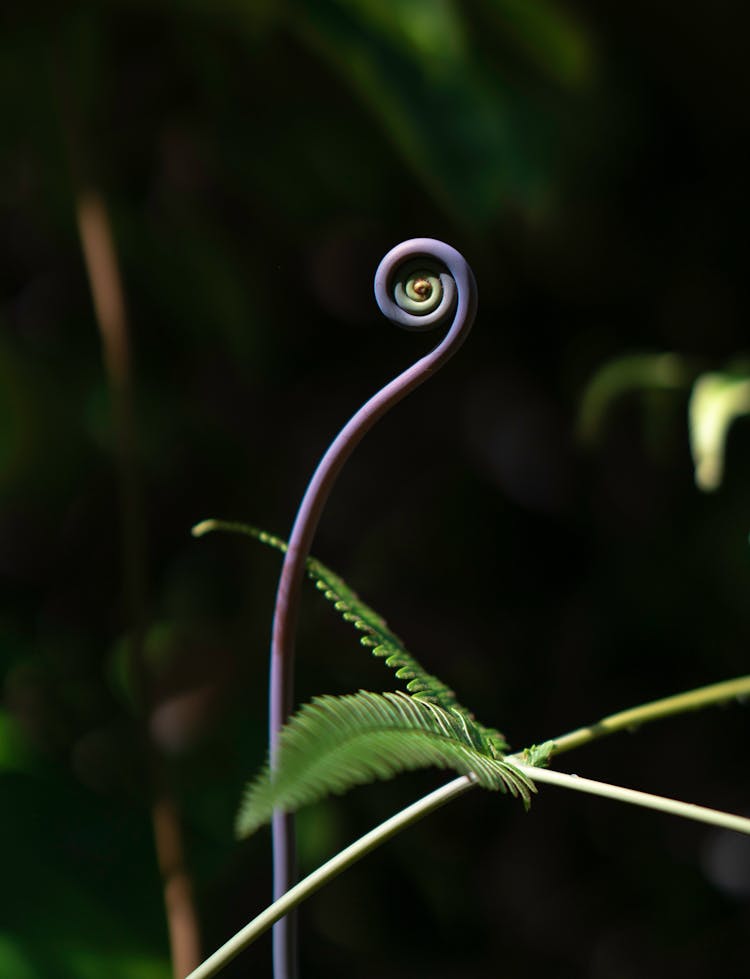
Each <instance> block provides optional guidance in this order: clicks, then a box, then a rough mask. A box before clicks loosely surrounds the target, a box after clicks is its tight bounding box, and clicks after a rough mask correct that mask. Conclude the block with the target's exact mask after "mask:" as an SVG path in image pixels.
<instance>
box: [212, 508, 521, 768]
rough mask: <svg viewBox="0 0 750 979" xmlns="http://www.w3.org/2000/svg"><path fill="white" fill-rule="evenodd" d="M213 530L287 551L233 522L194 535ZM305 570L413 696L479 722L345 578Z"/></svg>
mask: <svg viewBox="0 0 750 979" xmlns="http://www.w3.org/2000/svg"><path fill="white" fill-rule="evenodd" d="M212 530H223V531H229V532H232V533H238V534H245V535H246V536H248V537H252V538H253V539H254V540H258V541H260V542H261V543H262V544H266V545H267V546H268V547H273V548H275V550H277V551H281V553H282V554H283V553H285V552H286V549H287V544H286V541H283V540H281V538H279V537H274V536H273V534H267V533H266V532H265V531H264V530H259V529H258V528H257V527H251V526H248V525H247V524H243V523H237V522H234V521H227V520H204V521H203V522H202V523H199V524H196V526H195V527H193V534H194V535H195V536H196V537H201V536H203V534H206V533H209V532H210V531H212ZM306 567H307V574H308V576H309V577H310V578H311V579H312V580H313V581H314V582H315V587H316V588H317V589H318V590H319V591H320V592H322V593H323V595H324V597H325V598H327V599H328V601H329V602H331V603H333V607H334V608H335V609H336V611H337V612H339V614H340V615H341V616H342V618H343V619H344V620H345V621H346V622H349V623H351V625H352V626H353V627H354V628H355V629H356V630H357V631H358V632H359V633H361V635H360V642H361V643H362V645H363V646H365V647H367V648H368V649H369V650H370V652H371V653H372V654H373V656H377V657H378V658H379V659H382V660H383V661H384V662H385V664H386V666H389V667H390V668H391V669H392V670H394V671H395V673H396V676H397V678H398V679H399V680H405V681H407V682H406V689H407V690H408V691H409V693H410V694H412V695H413V696H414V697H415V698H417V699H418V700H423V701H428V702H430V703H433V704H438V705H439V706H440V707H443V708H445V709H446V710H452V711H458V712H459V713H460V714H461V715H462V716H463V717H465V718H466V719H467V721H469V722H471V723H474V724H476V723H477V722H476V721H475V719H474V715H473V714H472V712H471V711H470V710H468V709H467V708H466V707H464V706H463V705H462V704H460V703H459V701H458V699H457V698H456V695H455V693H454V692H453V691H452V690H451V688H450V687H449V686H447V685H446V684H445V683H443V681H442V680H440V679H439V678H438V677H436V676H434V675H433V674H432V673H428V672H427V671H426V670H425V669H424V667H423V666H422V665H421V664H420V663H419V662H418V661H417V660H416V659H415V658H414V656H412V654H411V653H410V652H409V651H408V650H407V649H406V647H405V646H404V644H403V642H402V641H401V639H399V637H398V636H397V635H395V634H394V633H393V632H391V630H390V629H389V628H388V625H387V624H386V621H385V619H384V618H383V617H382V616H380V615H378V614H377V612H374V611H373V610H372V609H371V608H370V607H369V606H368V605H365V603H364V602H363V601H362V599H361V598H360V597H359V595H357V594H356V592H354V591H353V590H352V589H351V588H350V587H349V586H348V585H347V583H346V582H345V581H344V580H343V579H342V578H340V577H339V576H338V575H337V574H336V573H335V572H333V571H331V569H330V568H327V567H326V566H325V565H324V564H323V563H322V562H321V561H318V560H317V558H314V557H309V558H308V559H307V565H306ZM483 730H484V732H485V735H486V737H487V738H488V740H489V743H490V744H491V745H492V749H493V750H494V751H495V753H496V755H497V757H501V756H502V753H503V752H504V751H506V750H507V748H508V745H507V742H506V741H505V738H504V737H503V735H502V734H501V733H500V732H499V731H496V730H495V729H494V728H483Z"/></svg>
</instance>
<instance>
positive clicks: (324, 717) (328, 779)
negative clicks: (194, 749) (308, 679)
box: [237, 690, 536, 836]
mask: <svg viewBox="0 0 750 979" xmlns="http://www.w3.org/2000/svg"><path fill="white" fill-rule="evenodd" d="M432 766H437V767H438V768H444V769H452V770H453V771H455V772H458V773H459V774H462V775H468V774H473V775H474V777H475V778H476V779H477V781H478V782H479V784H480V785H482V786H483V787H484V788H486V789H494V790H500V791H503V792H509V793H510V794H511V795H513V796H517V797H520V798H521V799H522V800H523V802H524V805H526V806H527V807H528V804H529V802H530V799H531V793H532V792H535V791H536V789H535V787H534V784H533V782H531V781H530V780H529V779H528V777H527V776H526V775H524V774H523V773H522V772H520V771H519V770H518V769H517V768H515V767H514V766H513V765H511V764H510V763H509V762H506V761H503V760H502V758H498V757H496V755H495V754H494V750H493V747H492V745H491V742H489V741H488V737H487V732H486V730H485V729H484V728H482V726H481V725H479V724H476V723H475V722H473V721H470V720H469V719H468V718H467V717H466V716H465V715H464V714H462V713H461V712H460V711H457V710H451V709H448V710H446V709H445V708H443V707H441V706H439V705H438V704H435V703H432V702H431V701H425V700H419V699H417V698H415V697H410V696H409V695H408V694H405V693H403V692H402V691H399V692H397V693H384V694H376V693H369V692H367V691H364V690H361V691H360V692H359V693H356V694H349V695H347V696H344V697H330V696H324V697H316V698H314V699H313V701H312V703H310V704H306V705H305V706H304V707H302V708H301V710H300V711H299V712H298V713H297V714H295V715H294V716H293V717H292V718H291V720H290V721H289V722H288V723H287V725H286V726H285V727H284V729H283V731H282V733H281V740H280V746H279V755H278V765H277V769H276V771H275V772H274V773H273V774H272V773H271V770H270V767H269V765H268V764H267V765H266V767H265V768H264V769H263V771H262V772H261V774H260V775H259V776H258V778H257V779H256V780H255V781H254V782H252V783H251V784H250V785H249V786H248V788H247V790H246V793H245V797H244V799H243V802H242V805H241V807H240V812H239V815H238V818H237V833H238V835H239V836H248V835H250V834H251V833H253V832H255V830H256V829H258V828H259V827H260V826H262V825H263V823H265V822H268V820H269V819H270V818H271V814H272V812H273V810H274V809H277V808H278V809H284V810H286V811H288V812H294V811H296V810H297V809H299V808H300V807H302V806H305V805H309V804H310V803H313V802H316V801H318V800H319V799H322V798H323V797H324V796H326V795H329V794H330V793H337V794H340V793H343V792H346V791H348V790H349V789H350V788H352V787H353V786H355V785H363V784H365V783H367V782H372V781H374V780H375V779H388V778H392V777H393V776H394V775H397V774H398V773H399V772H404V771H411V770H413V769H417V768H427V767H432Z"/></svg>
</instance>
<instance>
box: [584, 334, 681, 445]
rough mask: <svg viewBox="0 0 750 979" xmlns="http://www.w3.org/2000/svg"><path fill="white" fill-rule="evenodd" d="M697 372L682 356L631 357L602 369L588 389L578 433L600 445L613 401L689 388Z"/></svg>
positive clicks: (636, 355)
mask: <svg viewBox="0 0 750 979" xmlns="http://www.w3.org/2000/svg"><path fill="white" fill-rule="evenodd" d="M693 376H694V370H693V369H692V368H691V367H690V365H689V364H688V363H687V362H686V361H685V359H684V358H682V357H680V356H679V355H678V354H673V353H662V354H629V355H628V356H626V357H618V358H617V359H616V360H611V361H609V362H608V363H606V364H605V365H604V366H603V367H600V368H599V369H598V370H597V372H596V373H595V374H594V376H593V377H592V379H591V380H590V381H589V383H588V384H587V386H586V389H585V390H584V392H583V397H582V398H581V406H580V409H579V412H578V434H579V437H580V438H581V440H582V441H583V442H587V443H593V442H596V441H597V440H598V439H599V437H600V435H601V431H602V426H603V424H604V419H605V417H606V415H607V412H608V411H609V409H610V407H611V405H612V404H613V402H615V401H616V400H617V399H618V398H621V397H622V396H623V395H625V394H628V393H629V392H631V391H654V390H660V391H680V390H683V389H686V388H687V387H688V385H689V384H690V381H691V380H692V378H693Z"/></svg>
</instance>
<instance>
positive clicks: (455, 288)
mask: <svg viewBox="0 0 750 979" xmlns="http://www.w3.org/2000/svg"><path fill="white" fill-rule="evenodd" d="M375 298H376V301H377V303H378V306H379V307H380V310H381V312H382V313H383V314H384V315H385V316H386V317H387V318H388V319H389V320H391V321H392V322H394V323H396V324H398V325H399V326H401V327H404V328H406V329H408V330H417V331H422V330H429V329H433V328H434V327H437V326H446V325H448V326H449V328H448V332H447V333H446V334H445V336H444V337H443V339H442V340H441V341H440V343H439V344H438V345H437V346H436V347H435V348H434V349H433V350H431V351H430V353H428V354H426V355H425V356H424V357H422V358H421V359H420V360H418V361H417V362H416V363H415V364H413V365H412V366H411V367H409V368H407V369H406V370H405V371H403V373H401V374H399V375H398V377H396V378H394V380H392V381H391V382H390V383H389V384H387V385H386V386H385V387H384V388H382V389H381V390H380V391H378V393H377V394H375V395H373V397H371V398H370V399H369V401H367V402H366V403H365V404H364V405H363V406H362V407H361V408H360V409H359V411H358V412H357V413H356V414H355V415H354V416H353V417H352V418H351V419H350V420H349V421H348V422H347V424H346V425H345V426H344V428H343V429H342V430H341V431H340V432H339V434H338V435H337V436H336V438H335V439H334V441H333V442H332V443H331V446H330V448H329V449H328V451H327V452H326V453H325V455H324V456H323V458H322V459H321V461H320V463H319V464H318V468H317V469H316V470H315V473H314V474H313V477H312V479H311V480H310V483H309V485H308V487H307V490H306V491H305V495H304V497H303V499H302V503H301V504H300V508H299V510H298V512H297V517H296V519H295V522H294V527H293V528H292V532H291V535H290V537H289V546H288V549H287V552H286V555H285V557H284V564H283V567H282V569H281V577H280V579H279V586H278V591H277V594H276V608H275V611H274V621H273V636H272V641H271V681H270V690H269V702H270V711H269V715H270V716H269V740H270V747H271V768H272V769H273V767H274V762H275V759H276V757H277V755H278V751H279V732H280V730H281V728H282V726H283V725H284V722H285V721H286V719H287V717H288V716H289V714H290V713H291V709H292V688H293V667H294V632H295V627H296V622H297V614H298V609H299V598H300V591H301V586H302V581H303V578H304V574H305V560H306V558H307V556H308V554H309V552H310V547H311V545H312V539H313V535H314V534H315V530H316V528H317V526H318V523H319V521H320V516H321V513H322V511H323V507H324V506H325V503H326V500H327V499H328V496H329V494H330V492H331V490H332V488H333V485H334V483H335V481H336V477H337V476H338V474H339V472H340V471H341V468H342V466H343V465H344V463H345V462H346V460H347V459H348V458H349V456H350V455H351V453H352V452H353V450H354V449H355V448H356V446H357V445H358V444H359V442H360V441H361V439H362V438H363V436H364V435H365V434H366V433H367V432H368V431H369V430H370V429H371V428H372V427H373V425H374V424H375V423H376V422H377V421H378V420H379V419H380V418H382V417H383V415H385V414H386V412H387V411H388V410H389V409H390V408H392V407H393V405H395V404H397V403H398V402H399V401H401V399H402V398H404V397H406V395H407V394H409V392H410V391H413V390H414V389H415V388H417V387H419V385H420V384H422V383H423V382H424V381H426V380H427V378H428V377H430V375H431V374H433V373H434V372H435V371H436V370H437V369H438V368H440V367H441V366H442V365H443V364H444V363H445V362H446V361H447V360H448V359H449V358H450V357H451V356H452V355H453V354H454V353H455V352H456V350H458V348H459V347H460V346H461V344H462V343H463V341H464V340H465V339H466V336H467V335H468V333H469V330H470V329H471V326H472V323H473V322H474V317H475V315H476V308H477V288H476V282H475V281H474V275H473V273H472V271H471V269H470V268H469V265H468V264H467V262H466V260H465V259H464V258H463V256H462V255H460V254H459V252H457V251H456V250H455V248H451V246H450V245H446V244H444V243H443V242H442V241H437V240H435V239H434V238H413V239H411V240H409V241H405V242H403V243H402V244H400V245H397V246H396V247H395V248H393V249H391V251H389V252H388V254H387V255H386V256H385V258H383V260H382V261H381V263H380V265H379V266H378V270H377V272H376V274H375ZM272 835H273V853H274V868H273V878H274V885H273V886H274V899H278V898H279V897H281V895H282V894H284V893H285V892H286V891H287V890H288V889H289V888H290V887H291V886H292V884H293V883H294V824H293V817H292V816H291V815H289V814H287V813H283V812H276V813H274V817H273V823H272ZM273 955H274V975H275V977H276V979H293V977H294V976H295V975H296V971H297V970H296V962H295V941H294V938H293V927H292V926H291V925H290V922H289V921H288V919H283V920H282V921H280V922H279V923H278V924H277V925H275V926H274V941H273Z"/></svg>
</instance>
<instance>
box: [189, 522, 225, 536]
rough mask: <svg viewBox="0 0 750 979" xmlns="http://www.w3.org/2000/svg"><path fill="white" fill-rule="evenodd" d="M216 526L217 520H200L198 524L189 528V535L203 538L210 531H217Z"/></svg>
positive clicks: (217, 524)
mask: <svg viewBox="0 0 750 979" xmlns="http://www.w3.org/2000/svg"><path fill="white" fill-rule="evenodd" d="M218 526H219V523H218V521H217V520H213V519H211V520H201V521H200V523H197V524H196V525H195V526H194V527H192V528H191V530H190V533H191V534H192V535H193V537H203V535H204V534H210V533H211V531H212V530H217V529H218Z"/></svg>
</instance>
